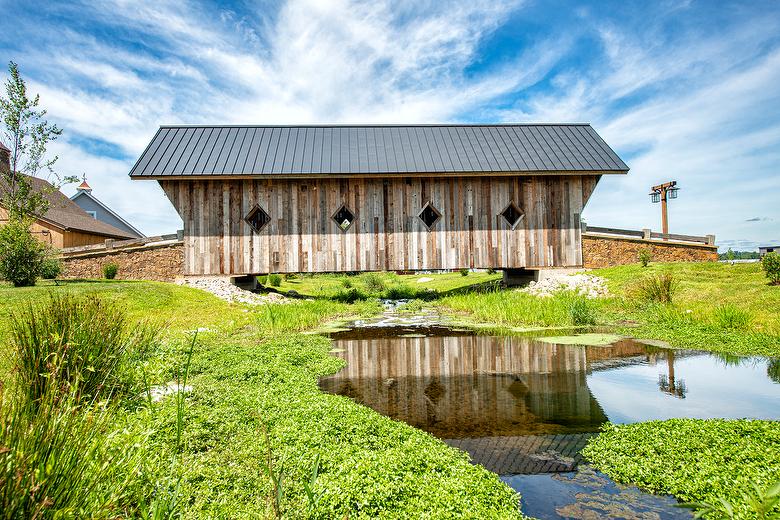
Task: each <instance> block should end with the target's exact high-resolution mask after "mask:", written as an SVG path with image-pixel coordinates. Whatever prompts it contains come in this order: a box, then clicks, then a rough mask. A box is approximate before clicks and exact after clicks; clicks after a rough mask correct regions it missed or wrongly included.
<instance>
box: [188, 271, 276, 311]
mask: <svg viewBox="0 0 780 520" xmlns="http://www.w3.org/2000/svg"><path fill="white" fill-rule="evenodd" d="M182 284H183V285H188V286H190V287H195V288H196V289H201V290H203V291H206V292H209V293H211V294H213V295H214V296H216V297H217V298H221V299H223V300H225V301H228V302H230V303H246V304H248V305H263V304H267V303H289V302H290V299H289V298H285V297H284V296H282V295H281V294H277V293H267V294H257V293H253V292H250V291H245V290H244V289H241V288H239V287H236V286H235V285H233V284H232V283H230V282H229V281H228V280H225V279H223V278H195V279H190V280H187V279H185V280H184V281H183V282H182Z"/></svg>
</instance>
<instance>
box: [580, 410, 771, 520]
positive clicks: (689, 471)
mask: <svg viewBox="0 0 780 520" xmlns="http://www.w3.org/2000/svg"><path fill="white" fill-rule="evenodd" d="M583 454H584V456H585V457H586V458H587V459H588V460H589V461H590V462H591V463H592V464H594V465H595V467H596V468H598V469H599V470H601V471H603V472H605V473H606V474H607V475H609V476H610V477H612V478H613V479H615V480H616V481H618V482H622V483H630V484H635V485H638V486H640V487H642V488H643V489H646V490H649V491H652V492H654V493H661V494H671V495H674V496H676V497H677V498H678V499H680V500H682V501H684V502H709V503H718V502H719V499H723V500H726V501H727V502H729V503H730V504H731V506H733V507H734V510H735V513H736V514H735V518H745V519H749V518H757V515H756V513H755V512H754V511H752V510H751V506H750V501H749V497H750V496H751V495H753V494H755V493H754V485H755V486H757V487H758V488H760V489H762V490H763V489H766V488H768V487H769V486H770V485H772V484H774V483H776V482H779V481H780V465H778V464H777V461H778V460H780V423H778V422H776V421H758V420H720V419H712V420H699V419H671V420H668V421H652V422H646V423H639V424H631V425H622V426H617V425H607V427H606V428H605V430H604V432H603V433H601V434H600V435H598V436H597V437H595V438H594V439H592V440H591V441H590V442H589V444H588V446H587V447H586V448H585V450H584V451H583ZM770 461H771V463H768V462H770ZM774 512H775V513H776V514H777V513H780V507H777V508H775V510H774ZM725 517H726V515H725V514H723V512H721V513H715V514H712V515H711V516H708V517H707V518H725Z"/></svg>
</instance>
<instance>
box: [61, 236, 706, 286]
mask: <svg viewBox="0 0 780 520" xmlns="http://www.w3.org/2000/svg"><path fill="white" fill-rule="evenodd" d="M641 250H648V251H650V255H651V256H652V261H654V262H715V261H717V259H718V249H717V247H716V246H710V245H705V244H691V243H684V242H671V241H669V242H662V241H659V240H644V239H641V238H623V237H608V236H601V235H590V234H587V233H584V234H583V235H582V258H583V262H584V267H586V268H594V269H595V268H599V267H610V266H613V265H624V264H634V263H637V262H638V261H639V260H638V256H639V252H640V251H641ZM62 262H63V275H62V276H63V278H102V277H103V266H104V265H105V264H107V263H110V262H114V263H116V264H117V265H118V266H119V271H118V273H117V279H119V280H159V281H165V282H170V281H173V280H175V279H176V278H177V277H180V276H182V273H183V272H184V246H183V245H182V243H181V242H168V243H162V244H161V243H149V244H145V245H142V246H137V247H128V248H123V249H116V250H98V251H90V252H82V253H65V254H64V255H63V256H62Z"/></svg>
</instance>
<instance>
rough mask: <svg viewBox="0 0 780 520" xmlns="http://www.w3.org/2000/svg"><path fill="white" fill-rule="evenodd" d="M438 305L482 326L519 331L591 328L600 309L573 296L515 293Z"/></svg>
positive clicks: (466, 297)
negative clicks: (466, 315)
mask: <svg viewBox="0 0 780 520" xmlns="http://www.w3.org/2000/svg"><path fill="white" fill-rule="evenodd" d="M440 303H441V305H442V306H444V307H447V308H449V309H452V310H454V311H456V312H468V313H469V314H470V315H471V316H472V318H473V319H475V320H477V321H479V322H482V323H490V324H495V325H507V326H518V327H561V326H571V325H575V326H579V325H591V324H593V323H595V321H596V316H597V311H598V308H597V307H598V305H599V303H598V302H597V301H593V300H588V299H587V298H585V297H584V296H581V295H579V294H576V293H570V292H559V293H556V294H554V295H553V296H551V297H549V298H540V297H538V296H534V295H531V294H528V293H524V292H521V291H516V290H509V291H506V290H498V291H492V292H487V293H481V294H477V293H473V292H470V293H465V294H458V295H454V296H446V297H444V298H442V299H441V300H440Z"/></svg>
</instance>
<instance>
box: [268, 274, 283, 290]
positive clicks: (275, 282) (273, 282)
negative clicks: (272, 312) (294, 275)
mask: <svg viewBox="0 0 780 520" xmlns="http://www.w3.org/2000/svg"><path fill="white" fill-rule="evenodd" d="M268 285H270V286H271V287H279V286H280V285H282V277H281V276H279V275H278V274H274V273H271V274H269V275H268Z"/></svg>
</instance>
